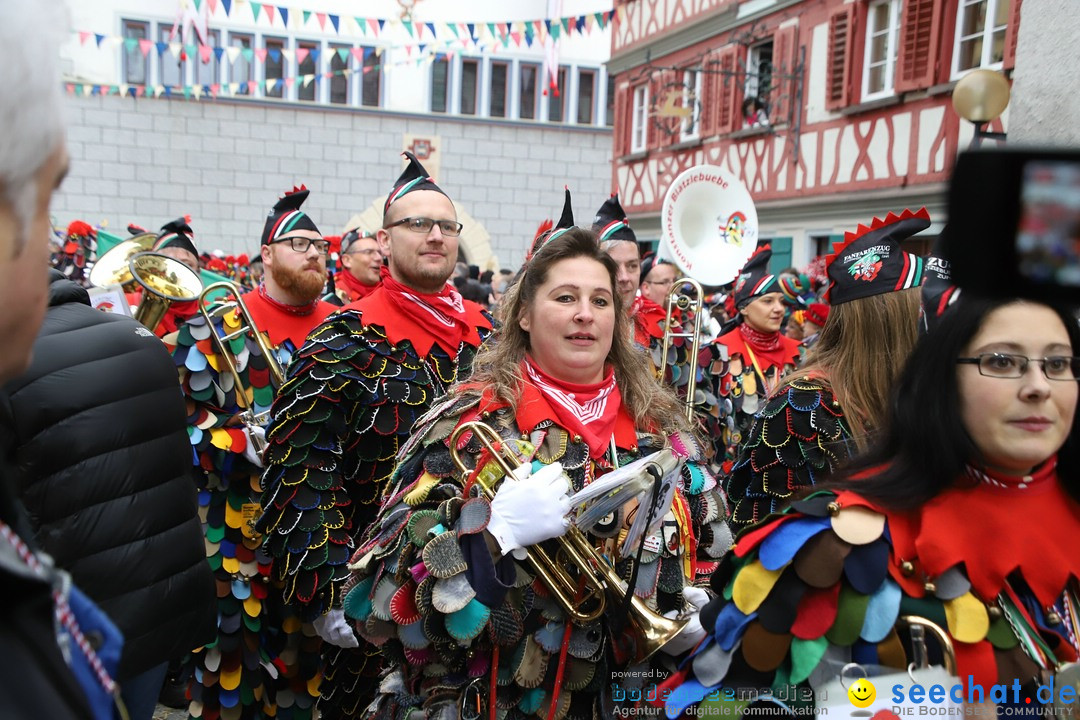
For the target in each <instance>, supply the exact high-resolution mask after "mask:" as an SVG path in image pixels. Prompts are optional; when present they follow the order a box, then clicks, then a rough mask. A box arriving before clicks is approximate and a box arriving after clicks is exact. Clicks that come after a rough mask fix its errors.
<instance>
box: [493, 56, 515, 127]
mask: <svg viewBox="0 0 1080 720" xmlns="http://www.w3.org/2000/svg"><path fill="white" fill-rule="evenodd" d="M509 75H510V66H509V65H508V64H507V63H504V62H492V63H491V76H490V77H489V78H488V81H489V82H490V83H491V91H490V92H489V93H488V115H490V116H491V117H506V97H507V93H506V89H507V88H506V81H507V79H508V78H509Z"/></svg>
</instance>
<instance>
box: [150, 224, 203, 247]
mask: <svg viewBox="0 0 1080 720" xmlns="http://www.w3.org/2000/svg"><path fill="white" fill-rule="evenodd" d="M190 222H191V216H190V215H185V216H184V217H181V218H176V219H175V220H172V221H170V222H167V223H165V224H164V225H162V226H161V232H159V233H158V236H157V240H155V241H154V245H153V249H154V250H164V249H165V248H167V247H175V248H180V249H182V250H187V251H188V252H190V253H191V254H192V255H194V256H195V257H198V256H199V251H198V249H196V247H195V231H194V230H192V229H191V225H189V224H188V223H190Z"/></svg>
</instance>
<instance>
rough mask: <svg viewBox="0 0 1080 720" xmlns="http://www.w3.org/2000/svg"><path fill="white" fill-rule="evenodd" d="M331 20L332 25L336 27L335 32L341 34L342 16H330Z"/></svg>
mask: <svg viewBox="0 0 1080 720" xmlns="http://www.w3.org/2000/svg"><path fill="white" fill-rule="evenodd" d="M327 17H329V18H330V24H331V25H333V26H334V32H341V16H339V15H328V16H327Z"/></svg>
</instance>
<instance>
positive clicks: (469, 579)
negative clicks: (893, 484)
mask: <svg viewBox="0 0 1080 720" xmlns="http://www.w3.org/2000/svg"><path fill="white" fill-rule="evenodd" d="M482 393H483V391H482V389H480V388H472V389H468V390H466V391H462V392H459V393H456V394H455V396H454V397H451V398H450V399H448V400H447V401H446V402H445V403H444V404H443V405H442V406H441V407H438V408H436V409H435V410H433V411H432V412H431V413H429V414H428V416H427V417H426V418H425V420H423V421H422V424H421V425H420V427H419V428H418V430H417V432H416V434H415V435H414V437H413V439H412V440H410V442H409V444H408V446H406V447H405V448H404V450H403V452H402V454H401V463H400V465H399V467H398V470H397V473H396V474H395V478H394V488H393V491H392V493H391V494H390V496H389V498H388V500H387V502H386V503H385V504H384V505H383V508H382V510H381V512H380V516H379V519H378V521H377V523H376V524H375V525H374V526H373V527H372V529H371V532H370V534H369V536H368V538H367V541H366V543H365V544H364V546H362V547H361V548H360V549H359V550H358V551H357V553H356V556H355V561H356V565H354V567H356V568H358V569H357V574H356V575H355V577H354V580H353V582H354V583H355V584H354V585H353V586H352V587H351V589H350V590H349V591H348V594H347V595H346V598H345V612H346V615H347V616H348V617H350V618H352V619H354V620H355V621H356V625H357V628H358V631H359V632H360V633H361V634H362V635H363V636H364V637H366V638H368V639H370V640H371V641H372V642H373V643H376V644H378V645H379V646H380V647H381V652H382V653H383V655H384V656H385V657H386V658H387V660H388V664H389V665H390V669H389V671H388V672H387V674H386V675H385V676H384V678H383V680H382V684H381V685H380V688H379V695H378V697H377V699H376V701H375V703H374V704H372V706H371V707H370V708H369V710H368V712H367V713H366V714H365V717H372V718H398V717H405V716H406V715H407V714H408V712H409V710H410V709H411V708H419V707H424V708H425V709H426V712H427V717H428V718H429V720H436V719H440V720H441V719H443V718H457V717H458V716H459V715H458V713H459V712H461V710H462V708H463V707H467V708H469V709H471V710H472V711H476V710H477V708H479V709H480V710H481V714H482V716H483V717H487V713H488V711H489V708H490V698H491V692H492V689H493V688H494V692H495V695H496V704H497V706H498V708H499V709H500V710H501V711H505V715H500V717H507V718H527V717H537V716H539V717H545V716H546V715H547V713H548V710H549V707H550V704H551V701H552V691H553V688H556V687H557V688H558V697H557V713H556V717H557V718H564V717H567V718H591V717H612V716H613V715H612V713H613V712H616V711H617V709H618V708H619V707H622V708H623V709H627V710H629V711H633V712H640V711H643V710H644V708H642V707H640V704H641V698H642V695H643V694H644V695H648V692H649V691H648V687H649V686H650V685H651V684H652V683H653V682H654V681H655V680H657V679H659V678H661V677H663V676H664V675H666V672H667V671H666V670H664V669H663V662H664V661H663V658H665V657H666V656H664V655H663V654H662V653H657V654H656V655H654V656H653V659H652V660H651V661H650V663H651V664H642V665H638V666H634V667H630V668H628V667H625V666H624V667H618V666H616V665H615V663H614V661H613V657H612V653H611V650H610V648H609V639H610V636H611V632H612V624H613V622H612V619H613V618H616V617H620V611H619V610H618V609H609V610H607V611H606V612H605V614H604V615H603V616H601V619H600V620H598V621H595V622H592V623H590V624H588V625H584V626H581V627H576V626H574V625H572V624H568V623H567V622H566V621H565V615H564V612H563V610H562V608H561V607H560V606H559V605H558V604H557V602H556V601H555V600H554V599H553V597H552V596H551V595H550V593H549V592H547V590H546V589H545V588H544V586H543V584H542V582H541V581H540V580H538V579H535V578H534V577H533V576H532V574H531V572H532V571H531V570H530V567H529V565H528V564H527V563H525V562H519V561H516V560H513V559H512V558H511V556H507V557H504V558H502V559H501V560H500V561H499V562H498V563H495V562H494V561H493V559H492V556H491V554H490V551H489V549H488V545H487V543H486V541H485V537H486V535H485V534H484V533H483V532H482V531H483V529H484V528H485V527H486V525H487V521H488V518H489V517H490V505H489V502H488V500H487V499H485V498H484V497H482V496H478V493H477V492H476V491H478V490H479V488H478V487H476V486H475V485H474V486H473V488H472V490H473V492H463V490H462V486H461V484H460V482H459V480H458V474H457V470H456V468H455V465H454V463H453V461H452V458H451V453H450V448H449V447H448V442H449V437H450V435H451V433H452V432H453V430H454V429H455V428H456V427H457V426H458V424H459V423H462V422H468V421H470V420H473V419H480V420H482V421H483V422H485V423H487V424H489V425H490V426H491V427H492V428H493V429H494V430H495V431H496V432H497V433H498V434H499V435H500V436H501V437H503V438H505V439H506V440H507V441H508V443H509V444H510V445H511V446H514V447H517V448H518V449H519V450H523V451H525V453H526V454H528V453H529V451H530V448H535V456H534V457H533V467H534V468H537V467H539V466H540V465H544V464H549V463H552V462H556V461H558V462H561V463H562V465H563V468H564V469H565V471H566V472H567V474H568V475H569V477H570V479H571V481H572V483H573V486H574V488H575V489H580V488H582V487H583V486H584V485H585V484H587V483H588V482H590V481H591V479H593V478H594V477H597V476H599V475H602V474H603V473H605V472H608V471H609V470H610V469H611V467H612V464H611V457H610V452H611V451H610V450H606V451H604V452H602V453H592V452H591V451H590V446H589V444H587V443H586V442H585V441H584V440H583V439H582V437H580V436H577V435H573V434H571V433H570V432H568V431H567V430H566V429H564V428H563V427H561V426H560V425H559V424H557V422H556V417H557V414H556V413H555V412H554V411H553V410H552V409H551V406H550V405H549V404H548V401H547V400H546V399H545V396H544V395H542V394H541V392H540V391H539V390H538V389H537V388H536V387H535V386H534V385H533V384H532V383H531V382H526V383H525V384H524V385H523V391H522V396H521V398H520V400H519V404H518V410H517V411H516V413H515V411H514V410H513V409H511V408H509V407H507V406H505V404H503V403H501V402H499V401H497V400H495V399H494V398H492V397H491V396H490V395H489V394H487V393H483V395H482V397H481V394H482ZM614 428H615V429H614V435H613V437H614V445H615V447H616V448H617V452H618V458H619V461H620V463H621V464H625V463H627V462H629V461H631V460H633V459H635V458H636V457H638V456H641V455H645V454H649V453H650V452H651V451H652V450H657V449H659V446H658V445H655V444H651V443H656V442H657V441H656V438H655V436H646V435H642V434H639V433H638V432H636V430H635V428H634V426H633V421H632V420H631V419H630V417H629V415H628V414H627V413H626V412H625V409H623V410H622V411H620V415H619V416H618V417H617V419H616V420H615V426H614ZM519 440H527V442H520V443H519V442H517V441H519ZM463 441H464V446H463V448H462V454H463V457H464V460H465V463H466V465H468V466H470V467H477V463H478V460H479V467H480V468H485V469H486V470H485V471H491V470H492V469H493V468H494V465H493V464H491V463H489V462H487V456H486V454H485V455H481V446H480V444H479V442H478V441H477V440H476V439H475V438H473V437H472V436H471V435H469V436H467V437H466V438H463ZM676 444H678V445H679V446H680V447H682V448H683V449H684V450H685V451H686V452H687V453H688V454H689V455H690V456H691V461H690V462H688V463H687V464H686V465H685V466H684V467H683V469H682V471H681V475H680V477H679V481H678V483H679V484H678V486H677V488H678V489H677V491H676V494H675V500H674V502H673V504H672V509H671V511H670V513H669V514H668V515H667V516H665V518H664V522H663V525H662V527H661V529H660V530H659V531H658V532H657V533H656V534H654V535H651V536H650V537H648V538H646V539H645V544H644V547H645V550H644V552H643V553H642V556H641V565H640V567H639V570H638V575H637V582H636V586H635V587H636V593H637V595H638V596H639V597H640V598H642V599H644V600H645V601H646V603H647V604H649V605H650V606H652V607H653V608H657V609H659V611H660V612H668V611H673V610H678V609H680V607H681V604H682V595H681V593H682V589H683V587H684V586H685V584H687V583H699V584H704V583H706V582H707V580H708V576H709V574H710V573H711V572H712V571H713V570H714V569H715V567H716V565H717V561H718V560H719V559H720V558H721V557H722V556H723V555H724V553H726V552H727V550H728V548H729V547H730V544H731V535H730V532H729V531H728V529H727V525H726V523H725V510H726V508H725V500H724V496H723V493H722V491H721V489H720V487H719V485H718V483H717V481H716V479H715V478H714V477H713V476H712V475H711V474H710V473H709V471H708V470H707V468H705V467H703V466H702V465H701V464H700V463H698V462H696V461H695V459H696V458H697V456H698V453H699V448H698V447H697V444H696V443H695V442H694V441H692V440H690V439H689V438H688V437H684V436H681V435H680V436H677V437H676V438H675V441H674V442H673V447H674V446H675V445H676ZM526 482H527V481H526ZM639 510H640V508H639ZM622 527H623V525H622V523H621V522H619V523H612V524H611V527H610V528H609V530H608V532H609V533H610V534H611V535H612V536H613V538H617V536H618V533H619V531H620V528H622ZM590 539H595V538H592V537H590ZM607 543H608V545H607V548H608V549H609V550H610V549H611V548H614V547H615V544H616V543H617V539H609V540H608V541H607ZM545 546H546V547H547V549H548V551H549V553H553V552H554V550H555V549H556V547H557V542H555V541H549V542H547V543H545ZM633 564H634V561H633V559H630V558H624V559H622V560H620V561H619V562H617V563H616V566H615V568H616V570H617V571H618V572H619V574H620V575H621V576H622V577H623V578H625V579H628V578H630V577H631V573H632V570H633ZM560 667H561V668H562V669H560ZM616 670H618V671H621V672H622V674H621V675H619V676H616V677H613V676H612V675H611V673H612V671H616ZM615 695H618V696H619V697H614V696H615Z"/></svg>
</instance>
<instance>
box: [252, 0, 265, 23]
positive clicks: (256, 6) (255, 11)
mask: <svg viewBox="0 0 1080 720" xmlns="http://www.w3.org/2000/svg"><path fill="white" fill-rule="evenodd" d="M260 12H262V3H257V2H253V3H251V15H252V17H254V18H255V22H259V13H260Z"/></svg>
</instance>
